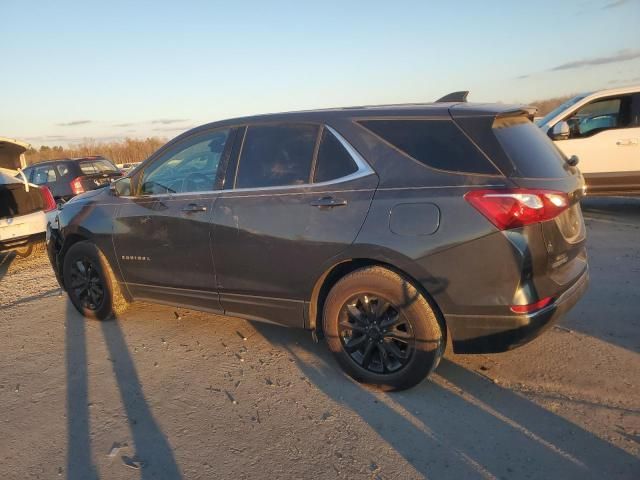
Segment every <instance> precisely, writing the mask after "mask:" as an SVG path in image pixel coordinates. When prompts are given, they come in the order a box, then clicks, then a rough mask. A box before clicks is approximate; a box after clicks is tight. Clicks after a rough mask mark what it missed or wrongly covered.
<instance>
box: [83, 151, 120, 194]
mask: <svg viewBox="0 0 640 480" xmlns="http://www.w3.org/2000/svg"><path fill="white" fill-rule="evenodd" d="M78 166H79V168H80V171H81V172H82V176H83V177H82V186H83V188H84V190H85V191H87V190H94V189H96V188H100V187H104V186H105V185H109V184H110V183H111V182H113V181H114V180H115V179H117V178H120V177H121V176H122V173H121V172H120V170H118V168H117V167H116V166H115V165H114V164H112V163H111V162H110V161H109V160H107V159H106V158H93V159H86V160H80V161H79V162H78Z"/></svg>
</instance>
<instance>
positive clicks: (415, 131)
mask: <svg viewBox="0 0 640 480" xmlns="http://www.w3.org/2000/svg"><path fill="white" fill-rule="evenodd" d="M358 123H359V124H360V125H362V126H363V127H365V128H366V129H367V130H369V131H371V132H373V133H374V134H375V135H377V136H378V137H380V138H381V139H383V140H385V141H386V142H387V143H389V144H391V145H393V146H394V147H395V148H397V149H398V150H400V151H401V152H402V153H404V154H405V155H408V156H410V157H411V158H413V159H415V160H417V161H418V162H420V163H422V164H424V165H426V166H428V167H431V168H436V169H438V170H447V171H450V172H459V173H478V174H488V175H497V174H499V172H498V170H497V169H496V167H495V166H494V165H493V164H492V163H491V162H490V161H489V159H488V158H487V157H486V156H485V155H484V154H483V153H482V152H481V151H480V150H478V148H476V147H475V145H473V143H471V141H470V140H469V139H468V138H467V136H466V135H465V134H464V133H463V132H462V131H461V130H460V128H458V126H457V125H456V124H455V123H453V121H450V120H413V119H406V120H405V119H399V120H362V121H360V122H358Z"/></svg>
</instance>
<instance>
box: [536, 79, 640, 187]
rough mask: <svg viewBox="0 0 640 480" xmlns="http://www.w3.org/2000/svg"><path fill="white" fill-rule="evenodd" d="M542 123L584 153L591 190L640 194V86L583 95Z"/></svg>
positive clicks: (565, 147)
mask: <svg viewBox="0 0 640 480" xmlns="http://www.w3.org/2000/svg"><path fill="white" fill-rule="evenodd" d="M536 123H537V125H538V126H539V127H540V128H541V129H543V130H544V131H545V132H546V133H547V134H548V135H549V137H551V139H552V140H553V141H554V142H555V144H556V145H557V146H558V148H559V149H560V150H562V152H563V153H564V154H565V155H566V156H567V157H568V158H570V157H572V156H574V155H575V156H576V157H577V158H578V160H579V164H578V167H579V168H580V171H581V172H582V173H583V174H584V177H585V181H586V183H587V194H588V195H638V194H640V86H635V87H625V88H614V89H610V90H600V91H597V92H592V93H585V94H582V95H577V96H575V97H573V98H572V99H570V100H568V101H566V102H565V103H563V104H562V105H560V106H559V107H558V108H556V109H555V110H553V111H552V112H550V113H549V114H548V115H546V116H545V117H543V118H541V119H539V120H536Z"/></svg>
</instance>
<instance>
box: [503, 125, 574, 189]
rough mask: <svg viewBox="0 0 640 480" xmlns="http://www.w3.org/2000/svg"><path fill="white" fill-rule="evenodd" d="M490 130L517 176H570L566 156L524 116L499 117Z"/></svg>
mask: <svg viewBox="0 0 640 480" xmlns="http://www.w3.org/2000/svg"><path fill="white" fill-rule="evenodd" d="M493 131H494V133H495V135H496V137H497V139H498V141H499V142H500V145H501V146H502V148H503V149H504V151H505V153H506V154H507V156H508V157H509V158H510V159H511V162H512V163H513V164H514V166H515V167H516V171H517V174H518V176H520V177H524V178H556V177H566V176H568V175H569V172H568V164H567V162H566V159H565V156H564V155H563V154H562V152H560V150H559V149H558V147H556V146H555V145H554V144H553V142H552V141H551V140H550V139H549V137H547V136H546V135H545V134H544V132H543V131H542V130H540V128H538V127H537V126H536V125H535V124H533V123H532V122H531V121H529V119H527V118H525V117H505V118H498V119H496V121H495V122H494V124H493Z"/></svg>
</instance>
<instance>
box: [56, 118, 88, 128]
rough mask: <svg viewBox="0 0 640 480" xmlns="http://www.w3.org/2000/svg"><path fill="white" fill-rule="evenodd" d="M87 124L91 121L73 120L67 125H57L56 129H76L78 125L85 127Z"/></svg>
mask: <svg viewBox="0 0 640 480" xmlns="http://www.w3.org/2000/svg"><path fill="white" fill-rule="evenodd" d="M87 123H91V120H73V121H72V122H67V123H58V124H57V126H58V127H76V126H78V125H86V124H87Z"/></svg>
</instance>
